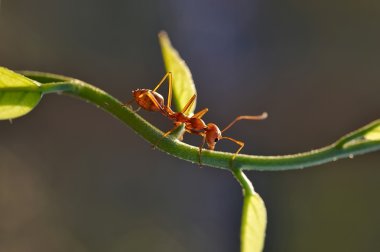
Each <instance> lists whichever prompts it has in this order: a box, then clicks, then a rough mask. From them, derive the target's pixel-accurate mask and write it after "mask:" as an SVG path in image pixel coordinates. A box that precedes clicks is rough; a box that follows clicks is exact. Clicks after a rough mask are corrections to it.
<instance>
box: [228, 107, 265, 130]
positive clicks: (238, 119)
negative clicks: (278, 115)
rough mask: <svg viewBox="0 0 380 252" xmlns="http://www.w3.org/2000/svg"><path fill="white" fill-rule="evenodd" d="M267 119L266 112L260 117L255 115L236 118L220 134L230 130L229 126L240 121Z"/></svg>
mask: <svg viewBox="0 0 380 252" xmlns="http://www.w3.org/2000/svg"><path fill="white" fill-rule="evenodd" d="M267 117H268V113H267V112H264V113H262V114H261V115H257V116H238V117H236V118H235V120H233V121H232V122H231V123H230V124H228V126H227V127H225V128H224V129H223V130H222V133H223V132H224V131H226V130H228V129H229V128H231V126H232V125H234V124H235V123H236V122H237V121H240V120H264V119H266V118H267Z"/></svg>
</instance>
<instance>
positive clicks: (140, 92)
mask: <svg viewBox="0 0 380 252" xmlns="http://www.w3.org/2000/svg"><path fill="white" fill-rule="evenodd" d="M132 94H133V97H134V98H135V101H136V103H137V104H138V105H139V106H140V107H141V108H143V109H145V110H148V111H154V112H157V111H162V108H163V107H164V102H165V100H164V98H163V97H162V95H160V94H159V93H157V92H154V91H152V90H150V89H136V90H133V91H132ZM151 97H153V99H151Z"/></svg>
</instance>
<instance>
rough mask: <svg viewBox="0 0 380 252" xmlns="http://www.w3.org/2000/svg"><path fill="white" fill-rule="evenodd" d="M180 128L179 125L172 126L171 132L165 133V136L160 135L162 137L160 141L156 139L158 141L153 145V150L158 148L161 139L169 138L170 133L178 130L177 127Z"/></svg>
mask: <svg viewBox="0 0 380 252" xmlns="http://www.w3.org/2000/svg"><path fill="white" fill-rule="evenodd" d="M179 126H181V123H180V124H178V125H176V126H174V127H173V128H172V129H171V130H169V131H168V132H166V133H165V134H163V135H162V137H161V138H160V139H158V141H157V142H156V144H155V145H153V149H154V148H156V146H158V145H159V144H160V142H161V141H162V139H164V138H165V137H167V136H169V135H170V133H172V132H173V131H175V130H176V129H178V127H179Z"/></svg>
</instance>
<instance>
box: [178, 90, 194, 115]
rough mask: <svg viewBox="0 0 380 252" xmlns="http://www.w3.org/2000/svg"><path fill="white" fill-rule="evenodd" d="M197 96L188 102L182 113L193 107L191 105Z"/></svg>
mask: <svg viewBox="0 0 380 252" xmlns="http://www.w3.org/2000/svg"><path fill="white" fill-rule="evenodd" d="M195 98H197V95H196V94H195V95H193V96H192V97H191V98H190V100H189V101H188V102H187V103H186V105H185V107H183V109H182V111H181V113H183V114H185V113H186V111H187V110H189V108H190V107H191V105H193V103H194V102H195Z"/></svg>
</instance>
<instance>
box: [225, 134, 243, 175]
mask: <svg viewBox="0 0 380 252" xmlns="http://www.w3.org/2000/svg"><path fill="white" fill-rule="evenodd" d="M222 139H227V140H230V141H232V142H234V143H236V144H237V145H239V146H240V147H239V149H238V150H237V151H236V152H235V154H234V155H233V156H232V158H231V168H232V163H233V161H234V160H235V158H236V156H237V154H239V152H240V151H241V149H243V147H244V142H242V141H238V140H236V139H233V138H231V137H222Z"/></svg>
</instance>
